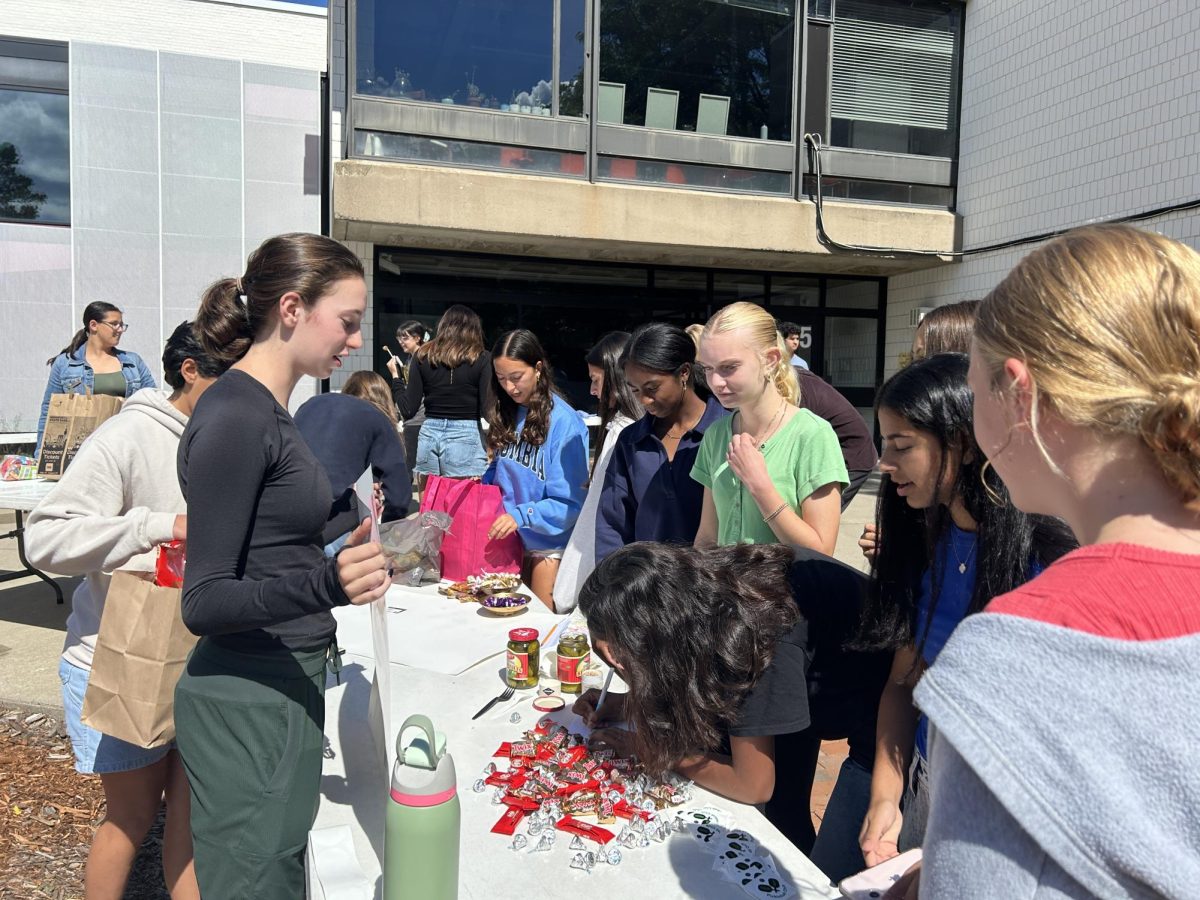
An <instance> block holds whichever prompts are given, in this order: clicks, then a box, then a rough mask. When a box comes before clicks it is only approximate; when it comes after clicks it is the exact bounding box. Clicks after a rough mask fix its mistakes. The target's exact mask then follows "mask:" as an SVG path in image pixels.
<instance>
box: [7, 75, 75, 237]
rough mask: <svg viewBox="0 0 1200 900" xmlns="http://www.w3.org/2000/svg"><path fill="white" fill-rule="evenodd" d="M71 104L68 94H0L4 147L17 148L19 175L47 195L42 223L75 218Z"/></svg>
mask: <svg viewBox="0 0 1200 900" xmlns="http://www.w3.org/2000/svg"><path fill="white" fill-rule="evenodd" d="M68 102H69V101H68V99H67V96H66V95H65V94H43V93H38V92H35V91H8V90H0V143H10V144H12V145H14V146H15V147H16V148H17V152H18V153H19V154H20V155H21V164H20V166H19V171H20V172H21V173H22V174H23V175H27V176H29V177H30V178H32V179H33V189H34V190H35V191H40V192H42V193H43V194H45V195H46V202H45V203H44V204H42V207H41V212H40V214H39V216H38V221H41V222H58V223H66V222H69V221H70V218H71V193H70V185H71V168H70V161H69V153H70V146H71V145H70V134H69V132H68V130H67V128H68Z"/></svg>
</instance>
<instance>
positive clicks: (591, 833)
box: [492, 816, 615, 844]
mask: <svg viewBox="0 0 1200 900" xmlns="http://www.w3.org/2000/svg"><path fill="white" fill-rule="evenodd" d="M554 827H555V828H557V829H558V830H559V831H568V832H570V833H571V834H577V835H579V836H580V837H582V838H587V839H588V840H589V841H595V842H596V843H597V844H607V843H608V842H609V841H611V840H612V839H613V837H615V835H614V834H613V833H612V832H611V831H609V830H608V829H607V828H600V827H599V826H598V825H589V824H588V823H587V822H580V821H579V820H578V819H572V818H571V817H570V816H563V817H562V818H561V819H559V820H558V823H557V824H556V825H555V826H554ZM495 830H496V829H495V828H493V829H492V831H495ZM510 833H511V832H510Z"/></svg>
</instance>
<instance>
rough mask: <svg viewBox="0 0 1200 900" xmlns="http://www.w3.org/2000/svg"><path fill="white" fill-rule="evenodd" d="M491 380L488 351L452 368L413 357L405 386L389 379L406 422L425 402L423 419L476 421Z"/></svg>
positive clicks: (395, 379)
mask: <svg viewBox="0 0 1200 900" xmlns="http://www.w3.org/2000/svg"><path fill="white" fill-rule="evenodd" d="M491 377H492V356H491V354H490V353H487V352H484V353H481V354H480V355H479V358H478V359H476V360H475V361H474V362H470V363H463V364H462V365H461V366H455V367H454V368H453V369H448V368H446V367H445V366H435V365H433V364H432V363H430V362H429V360H428V359H426V358H425V357H423V356H414V357H413V360H412V362H411V363H409V366H408V383H407V384H402V382H401V379H399V378H393V379H392V399H393V400H395V401H396V405H397V406H398V407H399V408H400V415H401V416H403V417H404V418H405V419H411V418H412V417H413V416H414V415H416V412H417V410H418V409H420V408H421V401H422V399H424V401H425V418H426V419H453V420H462V419H471V420H474V421H479V419H481V418H483V410H484V408H485V403H486V401H487V390H488V384H489V383H490V381H491Z"/></svg>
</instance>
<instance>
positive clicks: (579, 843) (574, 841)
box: [568, 835, 587, 850]
mask: <svg viewBox="0 0 1200 900" xmlns="http://www.w3.org/2000/svg"><path fill="white" fill-rule="evenodd" d="M568 849H570V850H586V849H587V845H586V844H585V843H584V842H583V838H581V837H580V836H579V835H575V836H574V837H573V838H571V844H570V846H569V847H568Z"/></svg>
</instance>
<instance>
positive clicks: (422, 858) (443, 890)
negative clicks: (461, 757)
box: [383, 715, 461, 900]
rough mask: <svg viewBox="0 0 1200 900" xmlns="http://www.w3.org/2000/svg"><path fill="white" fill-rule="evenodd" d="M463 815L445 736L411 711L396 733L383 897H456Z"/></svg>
mask: <svg viewBox="0 0 1200 900" xmlns="http://www.w3.org/2000/svg"><path fill="white" fill-rule="evenodd" d="M406 735H408V736H409V737H410V740H409V741H408V742H407V743H406V742H405V736H406ZM460 819H461V815H460V812H459V806H458V787H457V782H456V780H455V775H454V760H453V759H452V758H451V757H450V754H449V753H447V752H446V736H445V735H444V734H442V733H441V732H438V731H434V729H433V723H432V722H431V721H429V717H428V716H422V715H415V716H409V717H408V718H407V719H405V720H404V724H403V725H401V726H400V732H399V734H397V735H396V765H395V767H394V768H393V769H392V790H391V797H390V798H389V799H388V808H387V838H386V841H385V843H384V848H383V873H384V874H383V897H384V900H455V898H457V897H458V839H459V823H460Z"/></svg>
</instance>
